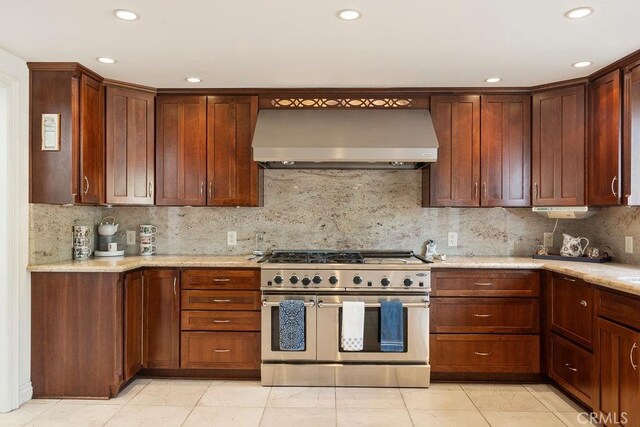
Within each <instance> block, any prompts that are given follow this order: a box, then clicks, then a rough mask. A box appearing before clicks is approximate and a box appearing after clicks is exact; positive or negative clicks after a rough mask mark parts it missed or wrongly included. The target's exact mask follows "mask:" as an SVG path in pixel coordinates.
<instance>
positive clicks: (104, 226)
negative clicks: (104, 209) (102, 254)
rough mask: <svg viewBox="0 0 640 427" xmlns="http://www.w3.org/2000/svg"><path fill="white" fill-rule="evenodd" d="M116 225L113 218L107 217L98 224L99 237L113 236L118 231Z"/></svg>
mask: <svg viewBox="0 0 640 427" xmlns="http://www.w3.org/2000/svg"><path fill="white" fill-rule="evenodd" d="M118 225H119V224H116V220H115V218H113V217H112V216H108V217H106V218H103V219H102V222H100V225H99V226H98V233H100V235H101V236H113V235H114V234H116V232H117V231H118Z"/></svg>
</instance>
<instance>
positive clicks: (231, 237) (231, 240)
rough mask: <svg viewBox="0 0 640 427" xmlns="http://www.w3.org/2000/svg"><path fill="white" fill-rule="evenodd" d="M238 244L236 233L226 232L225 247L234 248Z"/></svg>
mask: <svg viewBox="0 0 640 427" xmlns="http://www.w3.org/2000/svg"><path fill="white" fill-rule="evenodd" d="M237 244H238V233H236V232H235V231H227V246H235V245H237Z"/></svg>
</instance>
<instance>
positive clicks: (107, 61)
mask: <svg viewBox="0 0 640 427" xmlns="http://www.w3.org/2000/svg"><path fill="white" fill-rule="evenodd" d="M96 59H97V60H98V61H100V62H102V63H103V64H115V63H116V60H115V59H113V58H107V57H106V56H99V57H97V58H96Z"/></svg>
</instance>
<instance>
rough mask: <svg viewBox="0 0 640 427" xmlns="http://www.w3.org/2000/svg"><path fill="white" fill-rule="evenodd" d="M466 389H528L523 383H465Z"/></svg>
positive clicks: (462, 385)
mask: <svg viewBox="0 0 640 427" xmlns="http://www.w3.org/2000/svg"><path fill="white" fill-rule="evenodd" d="M460 387H462V389H463V390H464V391H509V392H510V391H526V390H525V388H524V386H523V385H522V384H486V383H463V384H460Z"/></svg>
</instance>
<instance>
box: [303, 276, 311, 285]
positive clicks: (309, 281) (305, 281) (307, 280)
mask: <svg viewBox="0 0 640 427" xmlns="http://www.w3.org/2000/svg"><path fill="white" fill-rule="evenodd" d="M302 284H303V285H304V286H309V284H311V279H309V278H308V277H305V278H304V279H302Z"/></svg>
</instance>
